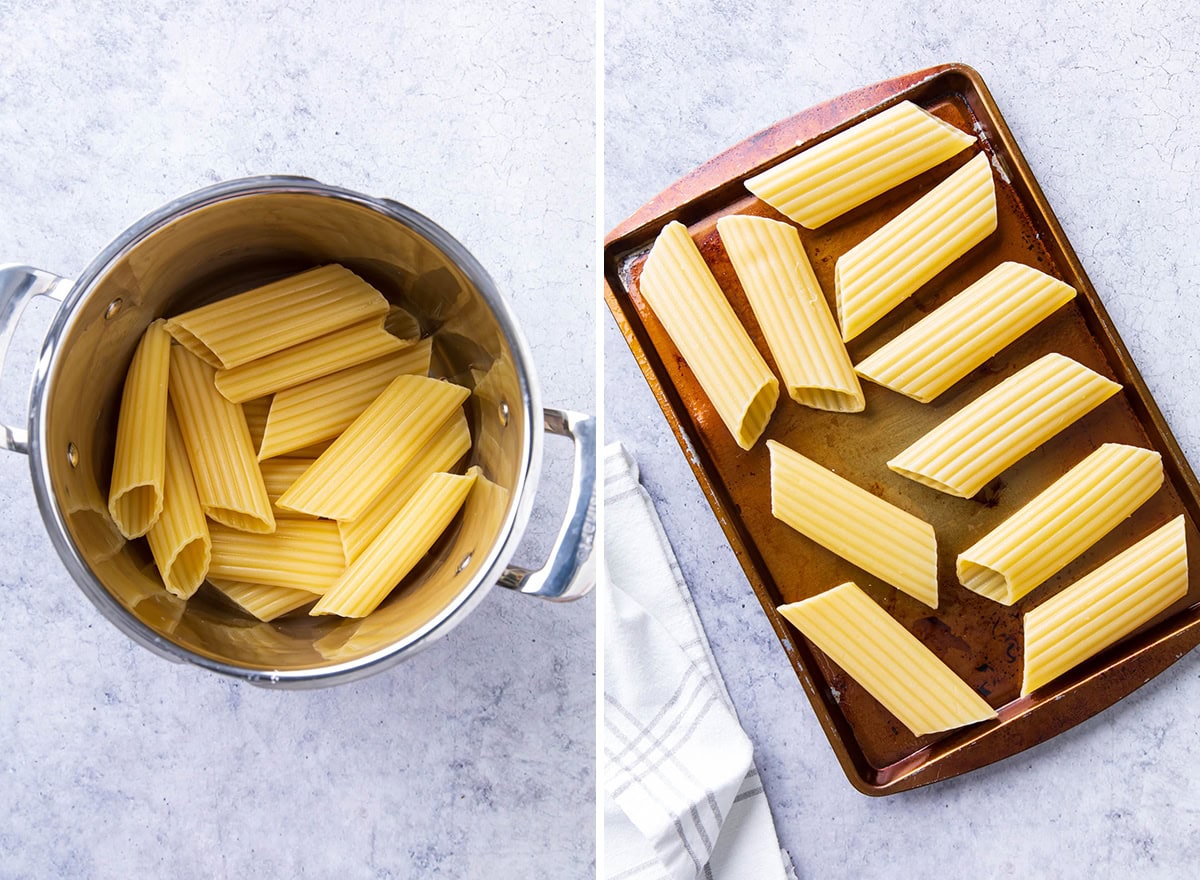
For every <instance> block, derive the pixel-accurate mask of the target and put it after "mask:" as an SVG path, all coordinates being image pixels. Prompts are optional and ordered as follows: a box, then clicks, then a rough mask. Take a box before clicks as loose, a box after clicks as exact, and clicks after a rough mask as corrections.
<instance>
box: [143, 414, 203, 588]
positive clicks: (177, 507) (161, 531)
mask: <svg viewBox="0 0 1200 880" xmlns="http://www.w3.org/2000/svg"><path fill="white" fill-rule="evenodd" d="M165 427H166V470H165V474H164V479H163V509H162V514H161V515H160V516H159V517H158V521H157V522H155V523H154V526H153V527H152V528H151V529H150V531H149V532H147V533H146V541H147V543H149V544H150V553H151V555H152V556H153V557H154V564H155V565H156V566H157V567H158V573H159V574H160V575H161V576H162V581H163V586H165V587H166V588H167V591H168V592H170V593H172V594H173V595H175V596H178V597H179V598H180V599H187V598H188V597H190V596H191V595H193V594H194V593H195V592H196V590H198V589H200V585H201V584H202V583H204V578H205V577H206V576H207V575H208V566H209V560H210V558H211V555H212V542H211V540H210V539H209V534H208V522H207V520H205V518H204V508H203V507H202V506H201V504H200V496H199V495H197V494H196V484H195V481H194V480H193V478H192V468H191V465H190V464H189V463H188V455H187V447H186V446H185V445H184V442H183V435H182V434H181V433H180V431H179V423H178V421H177V420H176V418H175V413H174V411H173V410H172V409H171V408H169V407H168V409H167V417H166V424H165Z"/></svg>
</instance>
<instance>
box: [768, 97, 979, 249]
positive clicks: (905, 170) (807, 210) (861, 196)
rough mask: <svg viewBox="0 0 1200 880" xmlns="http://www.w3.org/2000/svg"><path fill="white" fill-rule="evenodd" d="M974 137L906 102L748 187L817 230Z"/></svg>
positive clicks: (788, 161)
mask: <svg viewBox="0 0 1200 880" xmlns="http://www.w3.org/2000/svg"><path fill="white" fill-rule="evenodd" d="M974 142H975V138H974V136H973V135H969V134H967V133H966V132H964V131H960V130H959V129H957V128H955V127H954V126H953V125H951V124H950V123H948V122H943V121H942V120H940V119H938V118H937V117H936V116H933V115H932V114H930V113H927V112H926V111H924V110H922V109H921V108H920V107H918V106H917V105H916V104H914V103H912V102H911V101H901V102H900V103H899V104H897V105H896V106H895V107H890V108H889V109H887V110H884V111H883V112H882V113H877V114H875V115H874V116H871V117H869V118H867V119H864V120H863V121H862V122H860V123H858V124H857V125H854V126H852V127H850V128H848V129H846V130H845V131H843V132H842V133H840V134H836V135H834V136H833V137H831V138H829V139H828V140H825V141H822V142H821V143H819V144H817V145H816V146H813V147H809V148H808V149H807V150H805V151H803V152H802V153H800V154H798V155H796V156H793V157H792V158H790V159H785V160H784V161H783V162H780V163H779V164H778V165H775V166H773V167H771V168H768V169H767V170H766V171H764V172H762V173H761V174H759V175H757V176H755V177H752V178H750V179H749V180H747V181H746V189H748V190H750V192H752V193H754V195H756V196H758V197H759V198H760V199H762V200H763V201H764V202H766V203H767V204H768V205H770V206H771V207H772V208H775V210H777V211H779V212H780V213H781V214H785V215H786V216H788V217H789V218H791V219H792V220H795V221H796V222H797V223H799V224H800V225H801V226H805V227H807V228H809V229H816V228H817V227H819V226H823V225H824V224H826V223H828V222H829V221H830V220H833V219H835V218H837V217H840V216H841V215H842V214H844V213H846V212H847V211H849V210H851V209H852V208H856V207H858V206H859V205H861V204H863V203H864V202H867V201H870V200H871V199H873V198H875V197H876V196H878V195H881V194H882V193H885V192H887V191H888V190H889V189H891V188H892V187H895V186H899V185H900V184H901V183H904V181H906V180H910V179H912V178H913V177H916V176H917V175H918V174H920V173H922V172H924V171H928V170H929V169H930V168H933V167H934V166H935V165H938V164H940V163H942V162H944V161H946V160H947V159H949V158H950V157H951V156H954V155H955V154H957V153H959V152H961V151H963V150H965V149H966V148H967V147H969V146H970V145H971V144H973V143H974Z"/></svg>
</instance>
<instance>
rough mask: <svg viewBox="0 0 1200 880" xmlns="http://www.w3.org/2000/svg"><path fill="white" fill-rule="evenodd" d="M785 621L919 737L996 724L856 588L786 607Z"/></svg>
mask: <svg viewBox="0 0 1200 880" xmlns="http://www.w3.org/2000/svg"><path fill="white" fill-rule="evenodd" d="M779 613H780V614H782V615H783V616H784V617H785V618H787V620H788V621H789V622H790V623H791V624H792V625H793V626H795V627H796V629H798V630H800V632H802V633H804V636H805V638H807V639H808V640H809V641H811V642H812V643H813V644H814V645H816V646H817V647H818V648H820V649H821V651H822V652H823V653H824V654H825V655H826V656H827V657H829V659H830V660H832V661H833V662H834V663H836V664H837V665H838V666H840V667H841V668H842V669H843V670H845V672H846V674H847V675H849V676H850V677H851V678H853V679H854V680H855V681H857V682H858V683H859V684H860V685H862V686H863V688H864V689H866V691H867V693H869V694H870V695H871V696H873V697H874V698H875V699H876V700H878V701H879V702H880V703H881V704H883V707H884V708H885V709H887V710H888V711H889V712H891V713H892V714H893V715H895V716H896V718H897V719H899V721H900V723H901V724H903V725H904V726H905V727H907V728H908V729H909V730H911V731H912V733H913V735H914V736H924V735H926V734H929V733H939V732H941V731H943V730H953V729H955V728H958V727H964V726H966V725H968V724H974V723H976V722H978V721H987V720H988V719H991V718H995V717H996V710H995V709H993V708H992V707H991V706H989V705H988V704H987V702H986V701H985V700H984V699H983V697H981V696H979V694H977V693H975V691H973V690H971V688H970V687H969V686H968V685H967V683H966V682H964V681H963V680H962V679H961V678H959V677H958V676H957V675H956V674H955V673H954V670H952V669H951V668H950V667H949V666H947V665H946V664H945V663H943V662H942V661H941V660H940V659H939V658H938V657H937V655H936V654H934V653H933V652H932V651H930V650H929V649H928V648H926V647H925V646H924V645H923V644H921V642H920V641H919V640H918V639H917V637H916V636H914V635H913V634H912V633H910V632H909V631H908V630H906V629H905V628H904V627H903V626H901V625H900V623H899V622H898V621H896V620H895V619H894V618H893V617H892V616H891V615H890V614H888V613H887V612H886V611H884V610H883V609H882V608H880V607H879V605H877V604H876V603H875V602H874V601H873V600H872V599H871V597H870V596H868V595H867V594H866V593H864V592H863V591H862V590H861V589H859V588H858V586H857V585H855V584H853V583H845V584H842V585H841V586H839V587H834V588H833V589H832V590H826V591H825V592H824V593H821V594H819V595H816V596H813V597H812V598H811V599H805V600H804V601H803V602H794V603H792V604H791V605H782V606H780V608H779Z"/></svg>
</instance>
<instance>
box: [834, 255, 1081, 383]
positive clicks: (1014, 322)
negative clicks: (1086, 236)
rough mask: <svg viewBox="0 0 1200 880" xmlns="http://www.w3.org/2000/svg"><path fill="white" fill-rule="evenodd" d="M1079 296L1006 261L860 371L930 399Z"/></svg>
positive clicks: (879, 351)
mask: <svg viewBox="0 0 1200 880" xmlns="http://www.w3.org/2000/svg"><path fill="white" fill-rule="evenodd" d="M1074 297H1075V288H1073V287H1071V286H1070V285H1069V284H1064V283H1063V282H1062V281H1059V280H1058V279H1057V278H1052V277H1050V276H1049V275H1046V274H1045V273H1043V272H1039V271H1038V270H1037V269H1034V268H1032V267H1030V266H1025V265H1022V264H1021V263H1001V264H1000V265H999V266H997V267H996V268H995V269H993V270H992V271H991V272H989V273H987V274H986V275H984V276H983V277H982V278H980V279H979V280H978V281H976V282H975V283H974V284H972V285H971V286H970V287H968V288H967V289H966V290H964V291H963V292H962V293H960V294H958V296H956V297H954V298H953V299H951V300H950V301H949V302H947V303H946V304H945V305H943V306H940V307H939V308H937V309H935V310H934V311H933V312H931V313H930V314H929V315H927V316H926V317H924V318H922V319H921V320H920V321H918V322H917V323H916V324H914V325H913V326H911V327H909V328H908V329H907V330H905V331H904V332H903V333H901V334H900V335H899V336H897V337H896V338H895V339H893V340H892V341H891V342H888V343H887V344H886V345H883V346H881V347H880V348H878V349H876V350H875V351H874V352H873V353H872V354H871V355H870V356H869V357H867V358H865V359H864V360H862V361H861V362H859V364H858V366H856V367H855V369H856V370H857V371H858V375H860V376H862V377H863V378H864V379H868V380H870V381H872V382H875V383H876V384H878V385H883V386H884V387H885V388H890V389H891V390H893V391H898V392H899V393H901V394H903V395H905V396H907V397H911V398H912V399H913V400H918V401H920V402H921V403H929V402H930V401H931V400H933V399H934V398H936V397H937V396H938V395H939V394H941V393H942V392H943V391H945V390H946V389H947V388H949V387H950V386H951V385H953V384H954V383H955V382H957V381H958V380H959V379H961V378H963V377H964V376H966V375H967V374H968V373H970V372H971V371H972V370H974V369H975V368H976V367H978V366H979V365H980V364H982V363H983V362H984V361H986V360H987V359H988V358H990V357H992V356H993V355H995V354H996V353H997V352H999V351H1000V350H1001V349H1003V348H1004V347H1005V346H1007V345H1009V344H1010V343H1012V342H1013V341H1014V340H1016V339H1017V338H1019V337H1020V336H1021V335H1023V334H1024V333H1026V332H1028V331H1029V330H1030V329H1031V328H1033V327H1034V326H1036V325H1037V324H1038V323H1040V322H1041V321H1042V320H1044V319H1045V318H1047V317H1049V316H1050V315H1051V314H1053V313H1054V312H1055V311H1057V310H1058V309H1059V308H1061V307H1062V306H1063V305H1065V304H1066V303H1068V302H1070V301H1071V300H1072V299H1073V298H1074Z"/></svg>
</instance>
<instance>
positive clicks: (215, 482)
mask: <svg viewBox="0 0 1200 880" xmlns="http://www.w3.org/2000/svg"><path fill="white" fill-rule="evenodd" d="M213 375H214V370H213V368H212V367H210V366H209V365H208V364H206V363H204V361H202V360H200V359H199V358H198V357H196V356H195V355H193V354H191V353H190V352H189V351H188V350H187V349H185V348H183V347H182V346H178V345H175V346H172V347H171V379H170V387H171V402H172V404H173V406H174V408H175V414H176V415H177V416H178V417H179V428H180V431H181V432H182V434H183V442H184V445H185V446H186V447H187V452H188V460H189V461H190V462H191V465H192V474H193V476H194V477H195V479H196V491H197V492H198V493H199V495H200V503H201V504H202V505H203V507H204V512H205V514H207V515H208V517H209V518H210V519H213V520H216V521H217V522H219V523H224V524H225V525H227V526H229V527H231V528H234V529H241V530H244V531H248V532H266V533H269V532H273V531H274V530H275V517H274V516H273V515H272V513H271V501H270V499H269V498H268V497H267V489H266V486H264V485H263V478H262V473H260V472H259V469H258V460H257V458H256V457H255V455H254V444H253V441H252V440H251V439H250V429H249V427H247V425H246V416H245V414H244V413H243V412H242V408H241V407H240V406H238V405H237V404H235V403H230V402H229V401H228V400H226V399H225V398H224V397H222V396H221V394H220V392H218V391H217V388H216V386H215V385H214V384H213Z"/></svg>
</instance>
